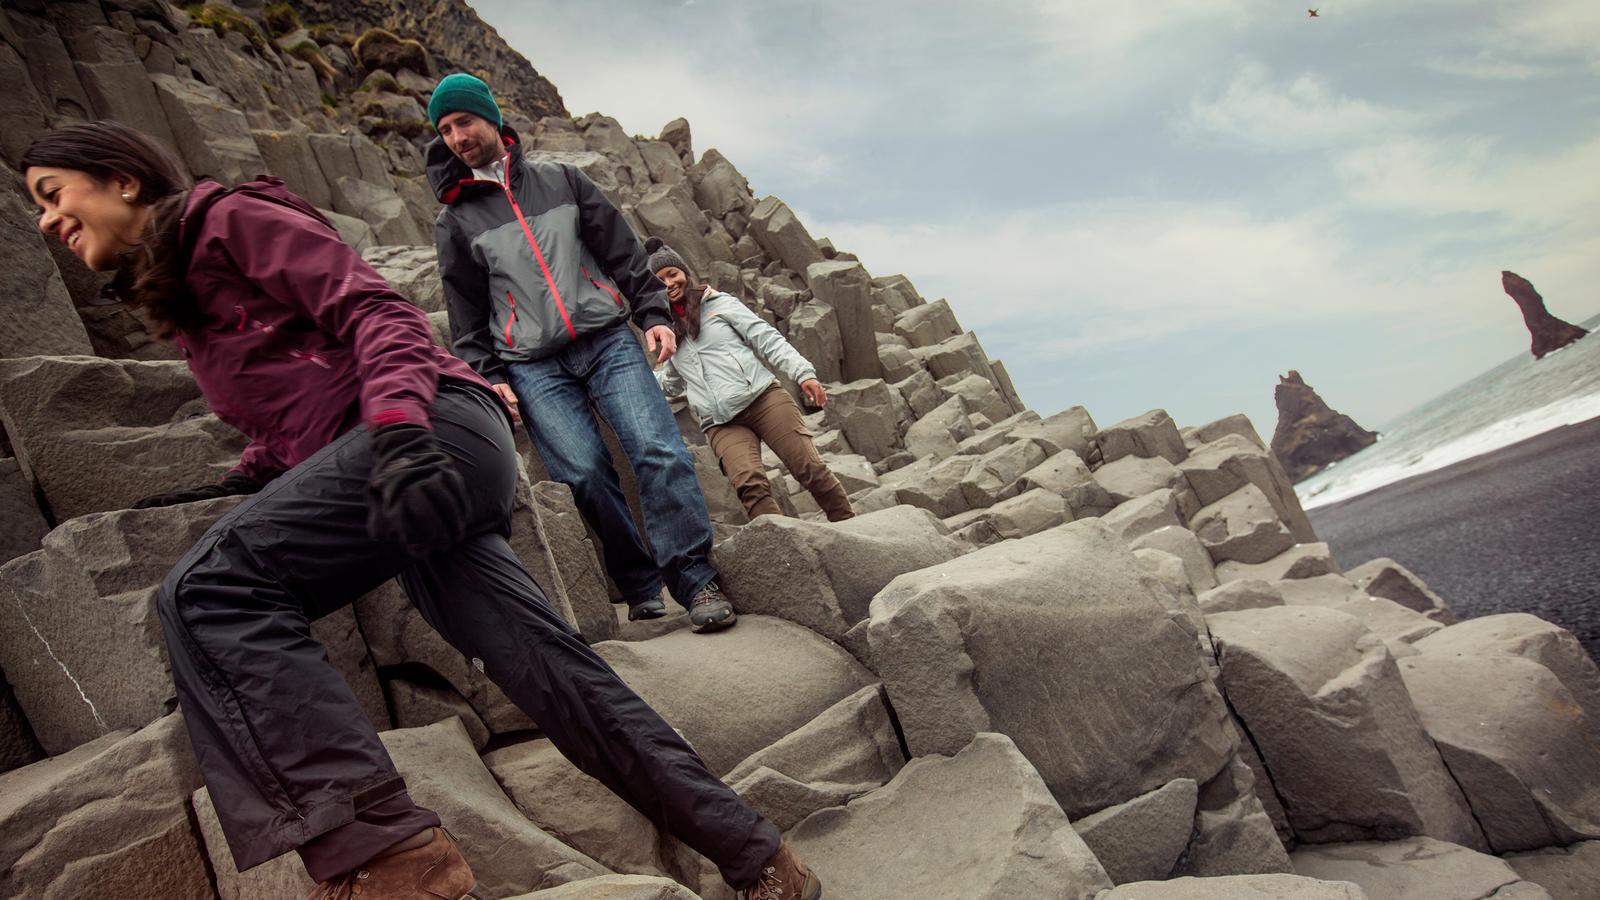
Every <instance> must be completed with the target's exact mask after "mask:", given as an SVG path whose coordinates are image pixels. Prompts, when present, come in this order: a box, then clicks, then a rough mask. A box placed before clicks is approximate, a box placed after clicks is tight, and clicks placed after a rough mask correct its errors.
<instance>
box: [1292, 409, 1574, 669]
mask: <svg viewBox="0 0 1600 900" xmlns="http://www.w3.org/2000/svg"><path fill="white" fill-rule="evenodd" d="M1308 514H1309V515H1310V517H1311V523H1312V525H1313V526H1315V528H1316V530H1317V534H1318V536H1319V537H1321V538H1322V540H1324V541H1327V542H1328V545H1329V546H1330V547H1331V548H1332V550H1333V554H1334V557H1335V558H1336V559H1337V560H1338V561H1339V564H1340V565H1341V566H1342V567H1344V568H1345V569H1350V568H1353V567H1355V566H1358V565H1360V564H1361V563H1364V562H1366V561H1367V560H1369V559H1372V558H1374V557H1378V556H1387V557H1390V558H1392V559H1395V560H1397V561H1399V562H1400V563H1401V564H1402V565H1404V566H1406V567H1407V568H1409V569H1411V570H1412V571H1413V572H1415V573H1417V575H1418V576H1419V577H1421V578H1422V579H1423V580H1424V581H1426V582H1427V583H1428V586H1429V587H1430V588H1432V589H1433V590H1434V592H1435V593H1437V594H1439V596H1441V597H1443V598H1444V599H1445V602H1446V603H1449V604H1450V607H1451V608H1452V609H1453V610H1454V611H1455V613H1456V615H1457V616H1458V617H1460V618H1463V619H1466V618H1471V617H1474V616H1486V615H1491V614H1494V613H1503V612H1530V613H1533V614H1534V615H1536V616H1539V617H1541V618H1544V619H1547V620H1549V621H1551V622H1554V623H1556V624H1557V625H1560V626H1562V627H1563V628H1566V629H1568V630H1570V631H1571V632H1573V633H1574V634H1576V635H1577V636H1578V639H1579V640H1580V641H1582V642H1583V645H1584V647H1585V648H1587V649H1588V651H1589V655H1590V656H1591V657H1594V658H1596V659H1600V419H1591V420H1589V421H1587V422H1581V423H1579V424H1577V425H1568V426H1565V427H1563V428H1558V429H1556V430H1554V431H1549V432H1546V433H1544V434H1541V435H1538V436H1536V437H1532V438H1529V439H1528V440H1526V441H1523V442H1521V443H1519V444H1513V445H1512V446H1510V447H1506V448H1504V449H1502V450H1497V451H1495V452H1493V453H1489V454H1486V455H1484V456H1480V457H1477V458H1476V459H1469V460H1466V461H1465V462H1461V463H1457V464H1455V465H1453V466H1449V467H1448V468H1444V469H1440V470H1438V471H1434V472H1427V473H1424V474H1422V475H1418V476H1415V477H1413V478H1408V479H1406V480H1405V481H1401V482H1396V483H1395V484H1391V485H1387V486H1385V487H1381V488H1379V489H1377V490H1375V491H1371V492H1369V493H1367V494H1364V495H1362V496H1360V497H1355V498H1352V499H1350V500H1346V501H1343V502H1341V503H1335V504H1333V505H1330V506H1325V507H1321V508H1318V509H1313V510H1311V511H1310V512H1309V513H1308Z"/></svg>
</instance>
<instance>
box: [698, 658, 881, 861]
mask: <svg viewBox="0 0 1600 900" xmlns="http://www.w3.org/2000/svg"><path fill="white" fill-rule="evenodd" d="M905 763H906V759H905V754H904V753H903V752H902V751H901V749H900V741H899V738H897V737H896V736H895V731H894V726H893V724H892V723H891V722H890V721H889V709H888V707H887V706H885V705H884V700H883V696H882V690H881V688H880V687H879V686H877V685H872V686H869V687H864V688H862V689H861V690H859V691H857V692H855V693H854V694H851V695H850V696H849V697H846V698H844V699H843V700H840V701H839V702H838V703H835V704H834V705H833V706H831V707H829V708H828V709H827V710H826V711H824V712H823V713H822V714H821V715H819V716H817V717H816V718H815V719H812V720H811V721H810V722H807V723H806V724H805V725H804V726H802V727H801V728H799V729H798V730H796V731H794V732H793V733H791V734H789V735H787V736H785V737H782V738H780V739H778V741H777V742H776V743H774V744H773V745H772V746H770V747H767V748H765V749H762V750H758V751H756V752H755V753H752V754H750V755H749V756H747V757H745V759H744V761H743V762H741V763H739V764H738V765H737V766H734V768H733V770H732V771H731V772H729V773H728V776H727V781H728V783H729V784H730V785H732V786H733V789H734V790H736V791H738V792H739V794H740V796H742V797H744V798H745V800H747V801H748V802H749V803H750V804H751V805H752V806H754V807H755V808H756V810H757V811H758V812H760V813H761V814H762V815H764V816H766V817H767V818H768V819H770V820H771V821H772V822H773V824H775V825H777V826H778V828H779V829H780V830H784V831H787V830H789V829H790V828H793V827H794V826H795V825H797V824H799V822H800V820H801V819H804V818H805V817H806V816H809V815H811V814H812V813H814V812H816V811H817V810H819V809H825V808H827V807H830V806H843V805H844V804H846V803H847V802H849V801H850V800H853V799H855V798H856V797H859V796H861V795H862V794H865V793H867V792H868V791H871V790H875V789H877V788H879V787H882V786H883V785H884V784H886V783H887V782H888V781H889V779H891V778H893V777H894V776H895V773H896V772H899V771H900V769H901V768H902V767H903V766H904V765H905Z"/></svg>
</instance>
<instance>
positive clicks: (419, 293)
mask: <svg viewBox="0 0 1600 900" xmlns="http://www.w3.org/2000/svg"><path fill="white" fill-rule="evenodd" d="M361 258H362V259H364V260H366V262H367V264H368V265H370V266H372V268H373V269H375V270H377V272H378V274H379V275H382V276H383V280H385V281H387V282H389V286H390V287H392V288H394V289H395V290H396V291H399V292H400V295H401V296H402V297H405V298H406V299H407V300H410V301H411V302H412V303H414V304H416V306H417V308H418V309H421V310H422V311H423V312H429V313H435V312H443V311H444V282H443V281H442V280H441V279H440V277H439V254H438V251H436V250H434V249H433V247H432V246H408V245H400V246H379V247H369V248H367V249H366V250H364V251H362V253H361Z"/></svg>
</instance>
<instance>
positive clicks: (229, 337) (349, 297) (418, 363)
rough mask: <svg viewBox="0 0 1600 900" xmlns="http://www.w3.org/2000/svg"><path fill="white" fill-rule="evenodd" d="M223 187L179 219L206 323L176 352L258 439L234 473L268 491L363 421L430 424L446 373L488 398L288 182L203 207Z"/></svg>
mask: <svg viewBox="0 0 1600 900" xmlns="http://www.w3.org/2000/svg"><path fill="white" fill-rule="evenodd" d="M222 190H224V189H223V187H222V185H220V184H217V183H216V182H210V181H208V182H202V183H201V184H199V185H197V186H196V187H195V189H194V191H193V192H192V193H191V194H190V196H189V202H188V205H187V206H186V207H185V212H184V215H183V217H182V218H181V219H180V220H179V222H178V246H179V247H185V246H189V245H190V244H191V243H192V245H193V248H194V249H193V253H192V255H191V256H190V259H189V275H188V278H187V281H186V283H187V285H188V287H189V290H190V291H191V292H192V293H193V295H194V297H195V302H197V303H198V304H199V305H200V308H201V309H202V310H203V311H204V312H205V313H206V315H207V318H208V319H209V321H208V324H207V325H206V327H205V328H204V329H203V330H199V331H183V332H180V334H179V336H178V338H177V343H178V346H179V347H181V348H182V349H183V356H184V359H185V360H187V361H188V363H189V370H190V371H191V372H193V373H194V377H195V381H197V382H199V384H200V390H201V392H202V393H204V394H205V396H206V400H207V401H209V402H210V404H211V408H212V410H213V411H214V412H216V414H217V416H218V418H220V419H222V421H224V422H227V423H228V424H229V425H232V426H233V427H235V428H237V429H239V430H240V431H242V432H244V434H245V436H246V437H248V438H249V439H250V444H249V446H247V447H246V448H245V450H244V453H243V455H242V456H241V458H240V460H239V465H238V466H236V467H234V470H233V471H235V472H240V473H243V474H245V475H248V476H250V477H252V478H255V479H257V480H258V481H262V482H265V481H268V480H270V479H272V478H273V477H275V476H276V475H278V473H280V472H283V471H286V470H288V469H290V468H292V467H293V466H295V465H297V464H298V463H300V462H301V461H303V460H305V459H306V458H307V457H309V456H310V455H311V454H313V453H315V452H316V451H318V450H320V449H322V448H323V447H324V446H326V445H327V444H328V443H329V442H330V441H332V440H333V439H334V437H336V436H338V435H339V434H340V433H342V432H344V431H346V430H348V429H349V428H351V427H353V426H354V425H356V424H357V423H359V422H364V423H366V425H367V426H368V427H369V428H377V427H379V426H382V425H396V424H402V423H404V424H411V425H421V426H423V427H431V423H430V421H429V415H428V410H429V408H430V407H431V406H432V405H433V398H434V393H435V391H436V390H437V389H438V386H439V378H440V376H448V377H451V378H456V379H459V380H461V381H467V382H472V383H474V384H479V385H482V386H484V387H485V388H486V389H487V388H488V383H487V382H485V381H484V380H483V379H482V378H481V377H480V376H479V375H478V374H477V373H475V372H473V371H472V368H471V367H470V366H468V365H467V364H466V363H464V362H462V361H461V360H459V359H457V358H455V357H454V356H451V355H450V354H449V353H448V352H446V351H445V350H443V349H441V348H439V347H437V346H436V345H434V343H433V329H432V326H431V325H430V324H429V322H428V317H427V315H425V314H424V313H423V312H422V310H420V309H418V308H417V307H415V306H413V305H412V304H411V303H410V302H409V301H407V300H406V299H405V298H404V297H402V296H400V294H398V293H396V292H395V290H394V289H393V288H391V287H389V285H388V283H387V282H385V281H384V280H383V277H382V276H381V275H379V274H378V273H377V272H375V271H373V270H372V267H371V266H368V265H367V264H366V262H365V261H363V260H362V259H361V257H360V256H359V255H357V253H356V252H355V250H353V249H351V248H350V246H349V245H348V244H346V243H345V242H344V241H343V240H341V239H340V237H339V234H338V232H337V231H335V230H334V228H333V225H332V224H331V223H329V222H328V220H327V219H326V218H324V217H323V215H322V214H321V213H319V212H318V211H317V209H316V207H314V206H312V205H311V204H310V203H308V202H306V201H305V200H304V199H302V198H300V197H299V196H296V195H295V194H293V193H291V192H290V191H289V190H288V189H286V188H285V187H284V186H283V181H282V180H280V179H277V178H262V179H260V180H258V181H253V182H250V183H248V184H245V185H240V186H239V188H236V189H235V191H234V192H233V193H230V194H228V195H227V196H223V197H221V198H219V199H216V200H215V202H213V203H211V204H210V205H209V206H207V205H206V203H205V200H206V199H207V198H209V197H211V195H213V194H215V193H217V192H220V191H222ZM201 210H203V212H201ZM197 212H199V215H196V213H197ZM191 219H199V221H197V222H191ZM191 226H193V227H194V228H195V229H197V230H195V231H194V232H193V233H190V231H189V229H190V228H191Z"/></svg>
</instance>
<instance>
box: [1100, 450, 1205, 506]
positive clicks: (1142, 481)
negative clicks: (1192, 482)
mask: <svg viewBox="0 0 1600 900" xmlns="http://www.w3.org/2000/svg"><path fill="white" fill-rule="evenodd" d="M1094 480H1095V481H1098V482H1100V486H1101V487H1103V488H1105V489H1106V493H1108V494H1110V495H1111V499H1113V500H1115V501H1117V502H1118V503H1126V502H1127V501H1129V500H1132V499H1134V498H1136V497H1143V496H1145V495H1146V494H1149V493H1150V492H1152V491H1159V490H1163V489H1165V490H1168V491H1171V492H1172V494H1173V496H1174V499H1176V500H1177V503H1178V511H1179V512H1180V513H1181V514H1182V516H1183V519H1184V520H1185V521H1188V520H1189V519H1190V518H1191V517H1193V516H1194V515H1195V513H1197V512H1199V511H1200V505H1201V504H1200V500H1199V498H1198V497H1196V496H1195V493H1194V490H1193V489H1192V488H1190V487H1189V482H1188V480H1187V479H1185V478H1184V476H1183V472H1181V471H1179V469H1178V467H1177V466H1174V465H1173V464H1172V463H1169V462H1167V461H1166V460H1165V459H1162V458H1161V457H1159V456H1153V457H1143V456H1124V457H1122V458H1121V459H1118V460H1115V461H1114V462H1108V463H1106V464H1105V465H1103V466H1101V467H1100V468H1098V469H1095V470H1094Z"/></svg>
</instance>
